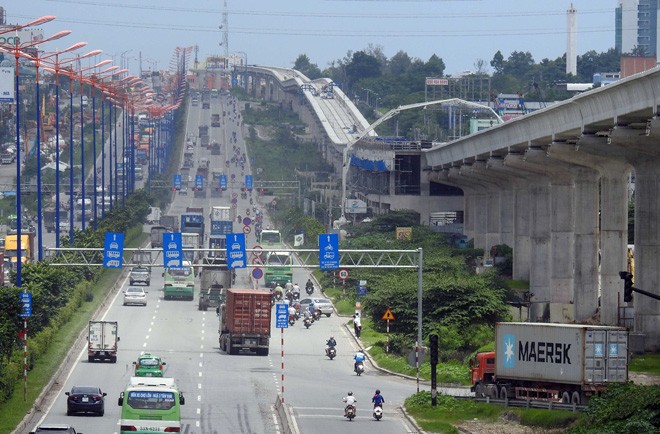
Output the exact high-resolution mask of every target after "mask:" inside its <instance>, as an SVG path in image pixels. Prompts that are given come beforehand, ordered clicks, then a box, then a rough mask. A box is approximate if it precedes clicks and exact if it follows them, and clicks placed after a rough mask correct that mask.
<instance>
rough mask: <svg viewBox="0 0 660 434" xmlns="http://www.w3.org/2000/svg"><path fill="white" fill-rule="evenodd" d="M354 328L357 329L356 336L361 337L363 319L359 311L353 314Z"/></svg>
mask: <svg viewBox="0 0 660 434" xmlns="http://www.w3.org/2000/svg"><path fill="white" fill-rule="evenodd" d="M353 330H354V331H355V337H356V338H359V337H360V333H362V320H360V314H358V313H356V314H354V315H353Z"/></svg>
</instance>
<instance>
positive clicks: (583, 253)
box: [548, 137, 630, 325]
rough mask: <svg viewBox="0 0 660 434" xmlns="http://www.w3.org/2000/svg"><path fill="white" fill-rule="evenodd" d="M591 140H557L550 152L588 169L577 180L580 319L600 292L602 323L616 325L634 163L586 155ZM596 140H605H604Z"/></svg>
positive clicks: (580, 171) (582, 318)
mask: <svg viewBox="0 0 660 434" xmlns="http://www.w3.org/2000/svg"><path fill="white" fill-rule="evenodd" d="M590 140H591V141H592V142H593V141H594V139H592V138H588V137H585V138H584V140H580V144H579V145H578V146H574V145H569V144H562V143H553V144H552V145H551V146H550V147H549V149H548V155H549V156H550V157H551V158H554V159H557V160H561V161H564V162H568V163H571V164H577V165H581V166H583V167H584V169H581V170H579V171H578V172H577V173H578V174H577V175H576V178H575V181H576V184H575V188H576V196H575V203H576V219H575V258H576V268H575V288H576V299H575V303H576V306H578V310H577V311H576V320H578V321H582V320H584V319H587V318H589V317H590V315H589V311H588V310H587V307H588V306H589V305H590V303H594V300H598V297H599V292H600V322H601V324H606V325H616V324H617V306H618V300H617V297H618V294H619V293H620V292H621V288H622V286H621V279H620V278H619V274H618V272H619V271H620V270H623V269H625V255H623V253H624V252H625V243H626V237H627V231H628V227H627V210H628V207H627V178H628V175H629V173H630V166H629V165H627V164H625V163H622V162H619V161H616V160H614V159H610V158H605V157H602V156H599V155H594V154H591V153H587V152H589V145H588V142H589V141H590ZM595 141H598V142H600V144H605V139H595ZM592 144H595V143H592ZM591 150H592V151H595V148H592V149H591ZM621 267H623V268H621ZM598 282H600V285H598ZM599 290H600V291H599ZM580 306H584V307H585V309H581V308H580Z"/></svg>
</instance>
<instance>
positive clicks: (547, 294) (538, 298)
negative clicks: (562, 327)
mask: <svg viewBox="0 0 660 434" xmlns="http://www.w3.org/2000/svg"><path fill="white" fill-rule="evenodd" d="M504 164H505V165H506V166H509V167H511V168H514V169H517V170H519V171H520V172H521V174H523V175H525V176H526V177H527V183H528V187H527V188H528V191H529V204H528V207H529V220H530V241H531V245H530V247H531V249H530V261H531V262H530V271H529V290H530V302H531V304H530V306H529V319H530V321H533V322H550V321H552V319H553V318H552V315H551V309H550V307H551V306H550V303H551V302H552V289H551V287H550V260H551V252H552V250H551V237H550V213H551V210H550V181H549V179H548V177H547V176H546V174H545V173H544V172H537V171H535V170H533V168H530V164H529V163H527V162H525V161H524V159H523V155H522V154H508V155H507V156H506V157H504Z"/></svg>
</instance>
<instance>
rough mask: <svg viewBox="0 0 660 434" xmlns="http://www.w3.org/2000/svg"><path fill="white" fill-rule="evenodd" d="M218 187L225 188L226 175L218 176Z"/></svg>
mask: <svg viewBox="0 0 660 434" xmlns="http://www.w3.org/2000/svg"><path fill="white" fill-rule="evenodd" d="M218 187H219V188H220V190H226V189H227V175H220V176H219V177H218Z"/></svg>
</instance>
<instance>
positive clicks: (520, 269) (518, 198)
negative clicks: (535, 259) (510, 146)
mask: <svg viewBox="0 0 660 434" xmlns="http://www.w3.org/2000/svg"><path fill="white" fill-rule="evenodd" d="M486 166H487V167H488V170H489V171H490V172H491V173H493V175H495V176H500V177H503V178H506V179H508V181H509V185H510V189H509V190H508V191H507V193H506V194H509V192H510V194H511V196H513V203H512V209H511V211H512V214H513V215H512V216H511V217H510V219H511V220H510V221H511V222H513V228H512V230H513V232H512V240H511V242H509V243H507V242H506V241H505V239H506V236H505V235H504V234H503V237H502V238H503V241H504V243H505V244H507V245H509V246H511V247H512V248H513V276H512V277H513V278H514V279H516V280H527V281H529V280H530V278H529V270H530V264H531V262H530V258H531V247H530V245H531V244H530V237H529V230H530V229H529V227H530V222H529V191H528V190H527V187H528V182H527V179H526V178H525V177H523V176H521V174H520V172H519V171H518V170H514V169H512V168H510V167H507V166H505V165H504V159H503V158H501V157H490V158H489V159H488V163H487V165H486ZM504 212H505V210H503V213H504ZM506 226H507V222H506V219H505V218H504V216H503V217H502V229H503V230H504V228H505V227H506Z"/></svg>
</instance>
